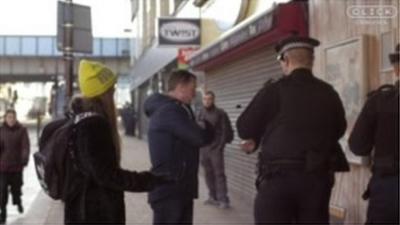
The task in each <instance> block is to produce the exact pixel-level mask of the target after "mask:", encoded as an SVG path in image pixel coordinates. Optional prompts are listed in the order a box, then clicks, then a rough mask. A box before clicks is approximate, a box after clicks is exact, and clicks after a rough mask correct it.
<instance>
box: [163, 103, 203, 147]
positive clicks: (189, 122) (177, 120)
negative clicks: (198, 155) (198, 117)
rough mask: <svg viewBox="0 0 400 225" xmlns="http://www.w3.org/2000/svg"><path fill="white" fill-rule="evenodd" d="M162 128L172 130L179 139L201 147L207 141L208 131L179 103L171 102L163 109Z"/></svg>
mask: <svg viewBox="0 0 400 225" xmlns="http://www.w3.org/2000/svg"><path fill="white" fill-rule="evenodd" d="M161 115H162V117H163V119H162V120H160V126H159V128H160V129H163V130H167V131H170V132H171V133H172V134H173V135H174V136H176V137H177V138H178V139H181V140H183V141H184V142H186V143H189V144H190V145H192V146H194V147H201V146H203V145H204V144H206V142H207V140H206V139H207V131H206V130H203V129H202V128H201V127H200V126H199V125H198V124H197V123H196V121H195V120H194V119H192V118H190V112H188V111H186V110H185V108H184V107H183V106H179V105H178V104H169V105H168V106H165V107H164V108H163V109H162V112H161Z"/></svg>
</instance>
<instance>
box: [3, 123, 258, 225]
mask: <svg viewBox="0 0 400 225" xmlns="http://www.w3.org/2000/svg"><path fill="white" fill-rule="evenodd" d="M29 131H30V132H29V134H30V137H31V142H32V143H31V145H32V153H33V152H35V151H37V141H36V140H37V139H36V130H35V129H32V128H31V129H29ZM121 133H122V132H121ZM122 146H123V150H122V161H121V165H122V167H123V168H125V169H129V170H138V171H141V170H148V169H149V168H150V162H149V155H148V148H147V144H146V143H145V142H143V141H141V140H138V139H136V138H133V137H126V136H122ZM228 179H229V177H228ZM24 182H25V185H24V187H23V193H24V195H23V202H24V206H25V213H24V214H22V215H21V214H19V213H18V212H17V210H16V207H14V206H12V205H11V204H10V203H9V205H8V210H9V216H8V219H7V222H8V223H7V224H12V225H20V224H41V225H42V224H49V225H50V224H51V225H53V224H63V217H64V216H63V205H62V203H61V202H59V201H54V200H52V199H50V198H49V197H48V196H47V195H46V194H45V193H43V192H42V191H41V188H40V186H39V183H38V181H37V178H36V174H35V170H34V163H33V160H32V158H31V161H30V162H29V165H28V167H27V169H26V170H25V171H24ZM199 183H200V184H199V185H200V198H199V199H198V200H196V201H195V206H194V224H199V225H203V224H204V225H211V224H221V225H223V224H240V225H246V224H253V213H252V208H253V206H252V205H251V204H248V203H246V202H245V201H241V200H240V199H238V198H235V196H233V195H231V196H230V198H231V204H232V208H231V209H228V210H224V209H218V208H216V207H214V206H209V205H204V204H203V201H204V200H205V199H206V197H207V192H208V191H207V188H206V186H205V183H204V179H203V176H202V175H201V174H200V182H199ZM125 205H126V223H127V224H138V225H139V224H140V225H141V224H151V222H152V211H151V209H150V207H149V205H148V204H147V194H145V193H129V192H125Z"/></svg>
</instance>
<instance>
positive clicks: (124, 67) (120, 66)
mask: <svg viewBox="0 0 400 225" xmlns="http://www.w3.org/2000/svg"><path fill="white" fill-rule="evenodd" d="M129 50H130V47H129V39H127V38H94V40H93V53H92V54H75V55H74V56H75V66H74V68H75V69H74V71H75V74H76V71H77V68H78V67H77V65H78V63H79V60H80V59H81V58H87V59H93V60H97V61H100V62H102V63H104V64H106V65H107V66H109V67H110V68H111V69H112V70H113V71H115V72H116V73H117V75H120V76H124V75H127V74H128V73H129ZM63 77H64V61H63V55H62V52H59V51H58V50H57V41H56V36H0V84H1V83H8V82H46V81H55V80H62V79H63ZM56 78H57V79H56Z"/></svg>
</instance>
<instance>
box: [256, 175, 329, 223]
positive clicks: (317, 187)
mask: <svg viewBox="0 0 400 225" xmlns="http://www.w3.org/2000/svg"><path fill="white" fill-rule="evenodd" d="M333 182H334V176H333V174H328V173H324V174H311V173H306V172H302V171H282V172H280V173H278V174H274V175H270V176H268V177H267V178H265V179H264V180H263V181H262V182H261V184H260V186H259V190H258V193H257V196H256V200H255V206H254V207H255V208H254V214H255V222H256V224H290V223H296V224H297V223H306V224H312V223H315V224H329V200H330V196H331V190H332V186H333Z"/></svg>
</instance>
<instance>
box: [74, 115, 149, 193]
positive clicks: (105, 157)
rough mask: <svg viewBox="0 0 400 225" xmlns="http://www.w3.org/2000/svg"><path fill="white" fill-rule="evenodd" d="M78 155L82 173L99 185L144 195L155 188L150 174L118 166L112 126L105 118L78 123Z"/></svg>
mask: <svg viewBox="0 0 400 225" xmlns="http://www.w3.org/2000/svg"><path fill="white" fill-rule="evenodd" d="M76 153H77V154H78V156H79V157H78V159H79V164H78V165H80V168H81V170H83V171H84V173H86V174H87V176H89V177H90V178H91V179H93V180H94V181H95V183H96V184H97V185H99V186H102V187H106V188H110V189H113V190H117V191H137V192H141V191H146V190H149V189H151V186H152V185H153V184H152V183H153V179H152V176H150V175H149V173H137V172H134V171H127V170H123V169H121V168H120V167H119V165H118V163H117V154H116V151H115V147H114V144H113V140H112V134H111V127H110V126H109V125H108V123H107V121H106V120H105V119H103V118H99V117H94V118H89V119H86V120H85V121H82V122H81V123H80V124H78V127H77V151H76Z"/></svg>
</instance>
